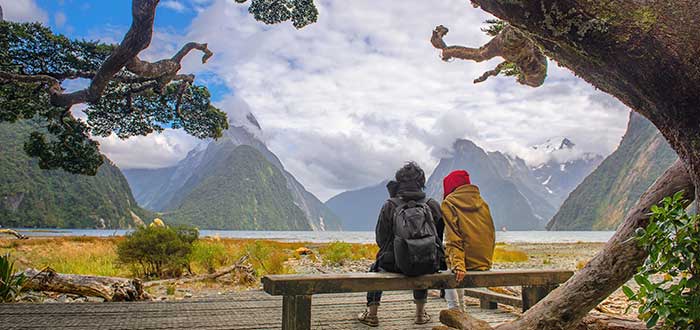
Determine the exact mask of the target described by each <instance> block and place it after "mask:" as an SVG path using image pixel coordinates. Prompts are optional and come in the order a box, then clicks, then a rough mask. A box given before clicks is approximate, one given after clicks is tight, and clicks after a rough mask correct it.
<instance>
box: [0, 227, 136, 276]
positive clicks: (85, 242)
mask: <svg viewBox="0 0 700 330" xmlns="http://www.w3.org/2000/svg"><path fill="white" fill-rule="evenodd" d="M120 239H121V238H93V237H87V238H86V237H58V238H38V239H35V238H32V239H29V240H26V241H17V240H7V239H4V240H0V253H3V254H4V253H10V254H11V256H12V258H14V259H15V260H16V263H17V267H18V268H19V269H24V268H29V267H31V268H37V269H43V268H45V267H51V268H52V269H54V270H55V271H57V272H59V273H71V274H83V275H102V276H129V275H130V271H129V270H128V269H125V268H123V267H120V266H119V265H118V264H117V262H116V260H117V252H116V242H117V241H118V240H120Z"/></svg>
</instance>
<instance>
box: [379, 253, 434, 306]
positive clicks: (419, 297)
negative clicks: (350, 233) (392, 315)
mask: <svg viewBox="0 0 700 330" xmlns="http://www.w3.org/2000/svg"><path fill="white" fill-rule="evenodd" d="M369 272H370V273H382V272H384V271H383V270H382V269H380V268H379V267H378V266H377V263H376V262H375V263H374V264H372V266H371V267H370V268H369ZM413 300H415V301H416V302H423V303H425V302H427V301H428V290H413ZM381 301H382V291H370V292H367V306H372V305H379V303H380V302H381Z"/></svg>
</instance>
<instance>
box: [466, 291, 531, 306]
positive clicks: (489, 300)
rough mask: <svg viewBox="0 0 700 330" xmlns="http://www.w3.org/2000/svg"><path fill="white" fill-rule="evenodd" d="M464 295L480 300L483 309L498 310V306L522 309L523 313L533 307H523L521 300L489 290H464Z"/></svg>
mask: <svg viewBox="0 0 700 330" xmlns="http://www.w3.org/2000/svg"><path fill="white" fill-rule="evenodd" d="M464 295H465V296H467V297H472V298H477V299H479V307H481V308H483V309H496V308H498V304H504V305H508V306H514V307H522V308H523V311H526V310H527V309H528V308H530V307H532V306H523V300H522V299H521V298H518V297H514V296H509V295H507V294H502V293H497V292H493V291H489V290H488V289H464Z"/></svg>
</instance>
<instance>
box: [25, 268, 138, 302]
mask: <svg viewBox="0 0 700 330" xmlns="http://www.w3.org/2000/svg"><path fill="white" fill-rule="evenodd" d="M24 275H25V276H26V277H27V281H26V282H25V284H24V286H25V288H27V289H30V290H36V291H51V292H59V293H70V294H78V295H83V296H89V297H101V298H104V300H105V301H137V300H146V299H150V296H149V295H148V293H147V292H145V291H144V290H143V284H142V283H141V280H139V279H126V278H119V277H104V276H88V275H73V274H59V273H56V272H54V271H52V270H51V269H47V270H43V271H38V270H36V269H31V268H30V269H27V270H25V271H24Z"/></svg>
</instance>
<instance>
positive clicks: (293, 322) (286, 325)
mask: <svg viewBox="0 0 700 330" xmlns="http://www.w3.org/2000/svg"><path fill="white" fill-rule="evenodd" d="M282 330H311V296H284V298H282Z"/></svg>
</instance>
